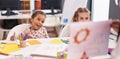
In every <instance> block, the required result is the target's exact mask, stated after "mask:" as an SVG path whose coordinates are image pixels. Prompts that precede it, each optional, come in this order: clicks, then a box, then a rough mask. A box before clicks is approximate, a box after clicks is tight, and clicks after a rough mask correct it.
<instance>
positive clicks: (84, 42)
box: [67, 21, 111, 59]
mask: <svg viewBox="0 0 120 59" xmlns="http://www.w3.org/2000/svg"><path fill="white" fill-rule="evenodd" d="M110 23H111V22H110V21H100V22H81V23H80V22H79V23H72V24H71V26H70V32H71V33H70V42H69V45H68V54H67V59H82V58H90V57H94V56H99V55H106V54H107V51H108V37H109V32H110Z"/></svg>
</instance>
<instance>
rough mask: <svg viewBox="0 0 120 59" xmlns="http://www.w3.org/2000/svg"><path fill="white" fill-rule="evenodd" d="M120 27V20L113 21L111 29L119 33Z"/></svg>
mask: <svg viewBox="0 0 120 59" xmlns="http://www.w3.org/2000/svg"><path fill="white" fill-rule="evenodd" d="M119 26H120V20H119V19H116V20H112V24H111V27H112V28H113V29H114V30H115V31H116V32H118V30H119Z"/></svg>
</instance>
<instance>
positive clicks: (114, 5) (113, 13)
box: [109, 0, 120, 19]
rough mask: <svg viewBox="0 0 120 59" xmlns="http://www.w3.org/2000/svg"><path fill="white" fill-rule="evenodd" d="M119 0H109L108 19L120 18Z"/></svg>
mask: <svg viewBox="0 0 120 59" xmlns="http://www.w3.org/2000/svg"><path fill="white" fill-rule="evenodd" d="M119 1H120V0H110V8H109V18H110V19H120V7H119V6H118V2H119Z"/></svg>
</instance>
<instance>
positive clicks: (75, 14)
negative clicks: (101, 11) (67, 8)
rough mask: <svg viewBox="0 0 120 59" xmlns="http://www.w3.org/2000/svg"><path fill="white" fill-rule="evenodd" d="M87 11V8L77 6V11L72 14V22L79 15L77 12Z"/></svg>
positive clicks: (75, 20)
mask: <svg viewBox="0 0 120 59" xmlns="http://www.w3.org/2000/svg"><path fill="white" fill-rule="evenodd" d="M84 12H85V13H89V14H90V11H89V10H88V9H87V8H81V7H80V8H78V9H77V11H75V13H74V15H73V18H72V22H77V19H78V17H79V13H84Z"/></svg>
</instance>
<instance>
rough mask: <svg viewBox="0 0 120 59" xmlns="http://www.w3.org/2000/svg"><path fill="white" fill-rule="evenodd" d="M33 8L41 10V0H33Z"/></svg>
mask: <svg viewBox="0 0 120 59" xmlns="http://www.w3.org/2000/svg"><path fill="white" fill-rule="evenodd" d="M35 9H36V10H41V0H36V1H35Z"/></svg>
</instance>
